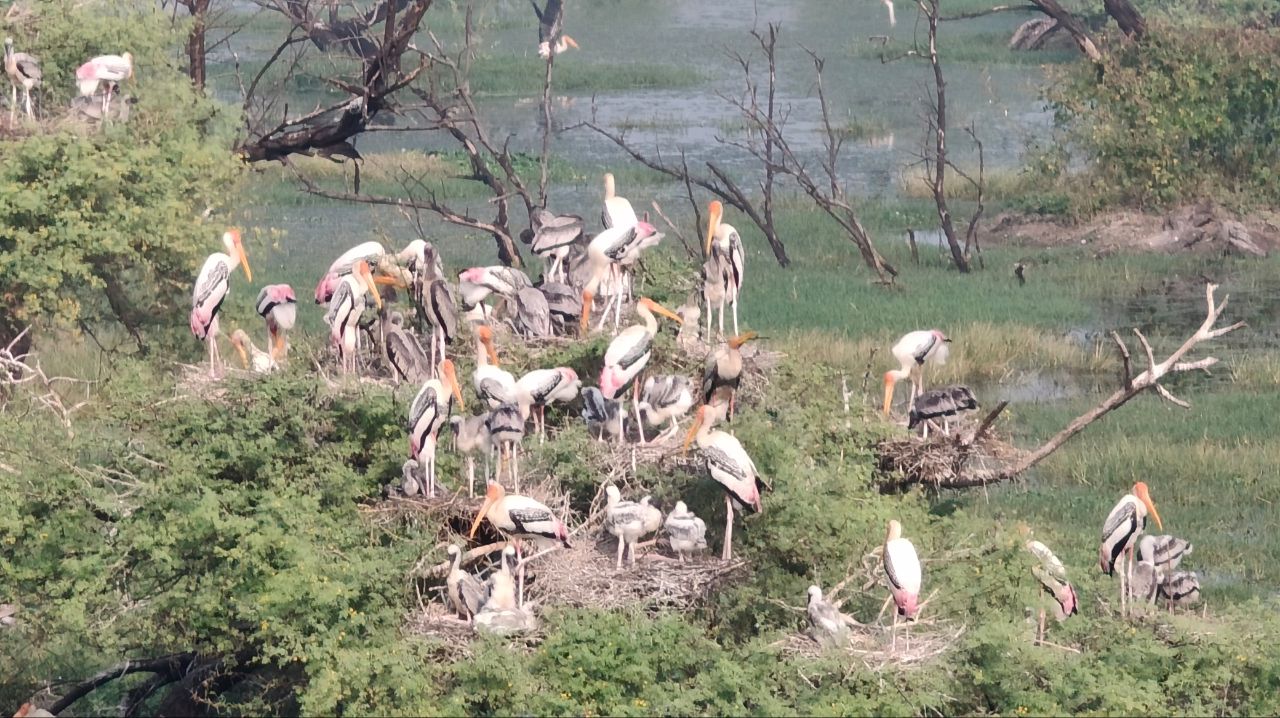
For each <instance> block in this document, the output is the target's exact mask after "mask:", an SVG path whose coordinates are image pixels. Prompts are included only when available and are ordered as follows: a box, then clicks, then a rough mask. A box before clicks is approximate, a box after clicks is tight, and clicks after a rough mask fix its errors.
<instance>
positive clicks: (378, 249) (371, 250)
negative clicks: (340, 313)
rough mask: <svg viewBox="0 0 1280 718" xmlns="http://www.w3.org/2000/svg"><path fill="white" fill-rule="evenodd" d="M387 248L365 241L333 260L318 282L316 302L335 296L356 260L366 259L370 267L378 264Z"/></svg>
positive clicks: (322, 302) (327, 300)
mask: <svg viewBox="0 0 1280 718" xmlns="http://www.w3.org/2000/svg"><path fill="white" fill-rule="evenodd" d="M386 253H387V250H386V249H384V248H383V247H382V245H381V244H379V243H377V242H364V243H362V244H357V245H356V246H354V247H352V248H351V249H348V250H347V251H345V252H343V253H342V254H341V255H340V256H339V257H338V258H337V259H335V260H333V264H330V265H329V269H328V270H327V271H325V273H324V276H323V277H321V278H320V281H319V282H317V283H316V304H327V303H329V300H330V299H332V298H333V293H334V292H335V291H337V289H338V284H340V283H341V282H342V278H343V277H345V276H346V275H348V274H351V271H352V270H353V269H354V268H355V266H356V262H359V261H360V260H364V262H365V263H366V264H368V265H369V266H370V267H376V266H378V263H379V262H380V261H382V257H383V256H384V255H385V254H386Z"/></svg>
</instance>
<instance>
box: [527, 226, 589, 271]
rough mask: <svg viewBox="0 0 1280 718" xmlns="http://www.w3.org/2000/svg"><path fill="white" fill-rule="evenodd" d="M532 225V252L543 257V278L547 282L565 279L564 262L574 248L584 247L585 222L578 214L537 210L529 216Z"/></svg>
mask: <svg viewBox="0 0 1280 718" xmlns="http://www.w3.org/2000/svg"><path fill="white" fill-rule="evenodd" d="M529 220H530V222H531V224H532V225H533V237H532V238H531V239H530V242H529V244H530V247H529V248H530V249H532V250H533V253H534V254H535V255H537V256H539V257H541V258H542V262H543V267H544V269H543V277H544V278H545V279H547V280H556V279H559V280H564V279H565V278H566V277H567V276H568V275H567V273H566V271H565V266H564V263H565V260H567V259H568V258H569V255H570V253H571V252H572V251H573V248H574V247H577V246H582V239H583V237H582V230H583V228H584V227H585V226H586V223H585V222H583V221H582V218H581V217H579V216H577V215H576V214H566V215H559V216H557V215H554V214H552V213H550V212H548V211H547V210H545V209H535V210H534V211H533V214H531V215H530V216H529Z"/></svg>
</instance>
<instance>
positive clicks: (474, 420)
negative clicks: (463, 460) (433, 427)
mask: <svg viewBox="0 0 1280 718" xmlns="http://www.w3.org/2000/svg"><path fill="white" fill-rule="evenodd" d="M449 424H450V426H451V427H452V429H453V437H454V440H455V441H456V442H457V450H458V451H459V452H461V453H462V455H463V456H465V457H467V498H475V496H476V457H475V454H476V452H477V451H478V452H481V453H482V454H484V481H485V483H486V484H488V483H489V456H490V454H492V453H493V442H492V441H491V440H490V438H489V415H488V414H478V415H476V416H468V417H461V416H454V417H451V418H450V419H449Z"/></svg>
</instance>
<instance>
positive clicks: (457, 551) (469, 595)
mask: <svg viewBox="0 0 1280 718" xmlns="http://www.w3.org/2000/svg"><path fill="white" fill-rule="evenodd" d="M449 558H450V559H451V560H452V561H453V563H452V564H451V565H450V566H449V576H448V577H447V578H446V579H445V581H444V583H445V587H446V588H447V589H448V591H449V603H451V604H452V605H453V610H454V611H456V612H457V613H458V618H460V619H462V620H464V621H467V622H471V621H474V620H475V615H476V614H477V613H479V612H480V607H481V606H483V605H484V603H485V601H486V600H487V599H488V598H489V596H488V591H486V590H485V586H484V584H482V583H480V580H479V579H477V578H476V577H475V576H472V575H471V574H469V573H467V572H466V571H463V570H462V547H461V546H459V545H458V544H456V543H455V544H450V545H449Z"/></svg>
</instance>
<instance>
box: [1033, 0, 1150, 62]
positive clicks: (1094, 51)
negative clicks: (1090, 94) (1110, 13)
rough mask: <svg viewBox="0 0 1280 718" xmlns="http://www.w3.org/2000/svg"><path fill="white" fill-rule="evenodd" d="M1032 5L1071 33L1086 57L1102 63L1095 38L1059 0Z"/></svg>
mask: <svg viewBox="0 0 1280 718" xmlns="http://www.w3.org/2000/svg"><path fill="white" fill-rule="evenodd" d="M1031 3H1032V4H1034V5H1035V6H1036V7H1038V8H1040V11H1041V12H1043V13H1044V14H1045V15H1048V16H1049V17H1051V18H1053V19H1054V20H1057V21H1058V24H1059V25H1061V26H1062V28H1063V29H1065V30H1066V31H1067V32H1069V33H1071V39H1072V40H1075V42H1076V46H1077V47H1079V48H1080V51H1081V52H1083V53H1084V54H1085V56H1086V57H1088V58H1089V59H1090V60H1092V61H1094V62H1102V53H1101V52H1100V51H1099V50H1098V46H1097V45H1095V44H1094V42H1093V38H1092V37H1090V36H1089V31H1088V30H1086V29H1085V27H1084V25H1083V24H1081V22H1080V21H1079V20H1077V19H1076V18H1075V16H1074V15H1072V14H1071V13H1069V12H1067V11H1066V9H1065V8H1063V7H1062V6H1061V5H1059V4H1058V0H1031ZM1126 4H1127V3H1126Z"/></svg>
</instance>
